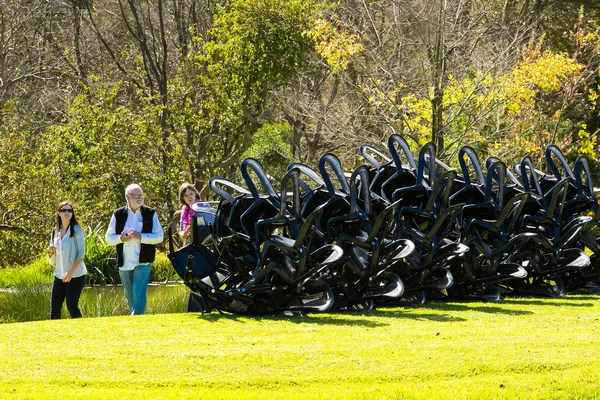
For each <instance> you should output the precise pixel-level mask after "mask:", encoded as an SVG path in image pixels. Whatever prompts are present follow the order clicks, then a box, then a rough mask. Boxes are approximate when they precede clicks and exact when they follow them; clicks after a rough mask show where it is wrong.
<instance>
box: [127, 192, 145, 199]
mask: <svg viewBox="0 0 600 400" xmlns="http://www.w3.org/2000/svg"><path fill="white" fill-rule="evenodd" d="M127 196H129V197H131V198H134V199H138V200H141V199H143V198H144V194H133V193H127Z"/></svg>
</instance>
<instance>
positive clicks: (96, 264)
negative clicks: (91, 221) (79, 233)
mask: <svg viewBox="0 0 600 400" xmlns="http://www.w3.org/2000/svg"><path fill="white" fill-rule="evenodd" d="M105 230H106V228H104V225H101V224H98V225H96V226H95V227H94V228H89V227H88V229H87V230H86V235H85V258H84V260H83V261H84V262H85V266H86V269H87V278H88V283H89V284H92V285H93V284H96V283H99V284H117V283H120V282H121V280H120V278H119V268H118V267H117V264H116V248H115V246H109V245H108V244H107V243H106V241H105V240H104V232H105Z"/></svg>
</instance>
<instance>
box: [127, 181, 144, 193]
mask: <svg viewBox="0 0 600 400" xmlns="http://www.w3.org/2000/svg"><path fill="white" fill-rule="evenodd" d="M136 189H139V190H142V188H141V186H140V185H138V184H137V183H132V184H131V185H129V186H127V187H126V188H125V194H130V193H131V192H133V191H134V190H136ZM142 192H143V190H142Z"/></svg>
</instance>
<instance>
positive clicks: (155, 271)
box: [150, 252, 179, 282]
mask: <svg viewBox="0 0 600 400" xmlns="http://www.w3.org/2000/svg"><path fill="white" fill-rule="evenodd" d="M177 279H179V277H178V275H177V273H176V272H175V270H174V269H173V267H172V266H171V261H170V260H169V258H168V257H167V255H166V254H165V253H163V252H156V258H155V259H154V262H153V263H152V271H151V275H150V281H151V282H168V281H173V280H177Z"/></svg>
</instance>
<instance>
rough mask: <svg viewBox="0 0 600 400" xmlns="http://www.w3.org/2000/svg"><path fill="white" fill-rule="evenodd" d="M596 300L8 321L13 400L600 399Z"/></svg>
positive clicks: (2, 378) (3, 380)
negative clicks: (314, 312) (277, 314)
mask: <svg viewBox="0 0 600 400" xmlns="http://www.w3.org/2000/svg"><path fill="white" fill-rule="evenodd" d="M599 319H600V297H597V296H584V295H581V296H574V295H573V296H569V297H567V298H564V299H543V300H539V299H508V300H505V301H504V302H502V303H493V304H492V303H476V302H474V303H454V302H453V303H429V304H427V305H426V306H424V307H422V308H394V309H380V310H377V311H375V312H372V313H366V314H352V313H339V314H323V315H309V316H303V317H296V318H284V317H278V318H252V317H241V316H234V315H219V314H218V313H212V314H210V315H204V316H203V315H199V314H169V315H145V316H138V317H110V318H95V319H94V318H84V319H80V320H61V321H40V322H29V323H17V324H4V325H0V393H2V397H7V398H40V399H41V398H61V399H69V398H86V399H89V398H102V399H104V398H139V399H146V398H147V399H154V398H173V399H175V398H177V399H180V398H190V399H191V398H206V399H215V398H222V399H256V398H258V399H270V398H285V399H286V400H291V399H307V398H311V399H312V398H319V399H356V398H358V399H393V398H396V399H453V398H457V399H515V398H526V399H576V398H579V399H600V359H599V357H598V349H600V329H599V325H600V321H599Z"/></svg>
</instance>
